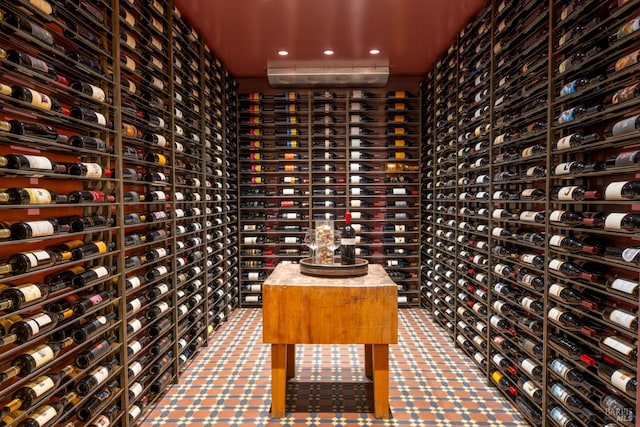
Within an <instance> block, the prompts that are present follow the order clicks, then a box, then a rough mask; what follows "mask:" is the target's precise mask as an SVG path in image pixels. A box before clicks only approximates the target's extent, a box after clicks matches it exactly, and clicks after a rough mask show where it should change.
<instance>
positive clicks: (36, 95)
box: [25, 88, 52, 110]
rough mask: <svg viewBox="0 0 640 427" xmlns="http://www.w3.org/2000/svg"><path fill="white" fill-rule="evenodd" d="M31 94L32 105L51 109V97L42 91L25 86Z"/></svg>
mask: <svg viewBox="0 0 640 427" xmlns="http://www.w3.org/2000/svg"><path fill="white" fill-rule="evenodd" d="M25 89H26V90H27V91H29V93H30V94H31V105H33V106H34V107H37V108H40V109H43V110H51V106H52V102H51V98H49V97H48V96H47V95H45V94H44V93H40V92H38V91H35V90H33V89H30V88H25Z"/></svg>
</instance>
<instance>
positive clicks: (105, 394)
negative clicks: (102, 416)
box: [78, 379, 119, 421]
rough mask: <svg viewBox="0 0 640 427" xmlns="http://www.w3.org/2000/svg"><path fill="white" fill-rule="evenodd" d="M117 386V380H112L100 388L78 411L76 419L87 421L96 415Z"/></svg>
mask: <svg viewBox="0 0 640 427" xmlns="http://www.w3.org/2000/svg"><path fill="white" fill-rule="evenodd" d="M118 386H119V382H118V380H117V379H114V380H113V381H111V382H110V383H109V384H107V385H105V386H102V387H101V388H100V389H99V390H98V391H97V392H96V393H95V394H93V396H92V397H91V398H89V400H87V401H86V403H85V404H84V406H83V407H82V408H80V409H79V410H78V419H79V420H81V421H89V420H90V419H92V418H93V417H94V416H96V415H97V411H98V409H99V408H100V407H101V406H102V405H103V403H104V402H106V401H107V400H108V399H109V398H111V396H113V394H114V393H115V391H116V389H117V388H118Z"/></svg>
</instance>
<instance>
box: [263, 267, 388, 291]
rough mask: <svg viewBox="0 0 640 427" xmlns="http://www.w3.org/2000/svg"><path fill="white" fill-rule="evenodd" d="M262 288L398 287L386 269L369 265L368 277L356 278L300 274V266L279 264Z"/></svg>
mask: <svg viewBox="0 0 640 427" xmlns="http://www.w3.org/2000/svg"><path fill="white" fill-rule="evenodd" d="M262 286H263V287H265V286H340V287H346V286H349V287H365V286H366V287H384V286H393V287H396V286H397V285H396V283H395V282H394V281H393V280H391V278H390V277H389V275H388V274H387V272H386V271H385V269H384V267H383V266H382V265H380V264H369V269H368V272H367V274H366V275H363V276H356V277H319V276H309V275H306V274H302V273H300V264H278V265H277V266H276V268H275V269H274V270H273V271H272V272H271V274H270V275H269V277H267V279H266V280H265V281H264V282H263V283H262Z"/></svg>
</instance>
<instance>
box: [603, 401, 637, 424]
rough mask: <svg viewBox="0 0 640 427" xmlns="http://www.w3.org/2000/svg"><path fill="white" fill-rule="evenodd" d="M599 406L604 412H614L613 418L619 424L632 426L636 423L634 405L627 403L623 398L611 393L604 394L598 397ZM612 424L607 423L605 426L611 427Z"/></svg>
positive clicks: (612, 413)
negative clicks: (600, 397)
mask: <svg viewBox="0 0 640 427" xmlns="http://www.w3.org/2000/svg"><path fill="white" fill-rule="evenodd" d="M600 407H601V408H602V409H604V411H605V413H607V414H611V415H610V416H612V415H614V414H615V419H616V421H618V422H619V423H620V424H622V425H624V426H626V427H634V426H635V425H636V411H635V407H632V406H630V405H629V404H627V403H626V402H625V401H624V400H623V399H620V398H618V397H617V396H615V395H613V394H605V395H604V396H603V397H602V399H600ZM613 426H614V424H613V423H611V424H607V425H606V426H605V427H613Z"/></svg>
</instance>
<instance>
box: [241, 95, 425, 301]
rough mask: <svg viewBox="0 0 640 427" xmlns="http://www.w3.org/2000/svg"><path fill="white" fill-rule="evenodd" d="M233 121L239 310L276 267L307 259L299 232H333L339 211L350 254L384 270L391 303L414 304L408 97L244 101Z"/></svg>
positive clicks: (414, 126) (414, 214)
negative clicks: (236, 124)
mask: <svg viewBox="0 0 640 427" xmlns="http://www.w3.org/2000/svg"><path fill="white" fill-rule="evenodd" d="M239 118H240V153H241V154H240V171H241V172H243V174H242V177H241V181H240V197H241V200H242V201H241V203H240V214H241V222H240V228H241V241H240V264H241V266H242V267H243V270H242V280H241V294H242V303H243V304H245V305H247V306H249V305H258V304H260V302H261V284H262V281H263V280H264V279H265V278H266V277H267V276H268V274H269V273H270V271H271V270H272V269H273V267H274V266H275V265H276V264H277V263H279V262H287V263H298V262H299V261H300V259H302V258H304V257H308V256H309V254H310V251H309V249H310V248H311V249H313V243H312V242H306V243H305V241H304V236H305V231H306V230H307V229H309V228H313V227H315V226H316V224H317V222H318V221H323V220H333V221H335V223H334V228H335V229H337V230H341V229H342V228H343V227H344V224H345V222H344V218H345V212H346V211H347V210H348V211H350V212H351V216H352V218H353V221H352V224H353V227H354V229H355V231H356V233H357V237H356V245H357V248H356V256H357V257H359V258H364V259H367V260H368V261H369V262H375V263H380V264H383V265H385V267H386V269H387V272H388V273H389V275H390V276H391V277H392V278H393V279H394V280H395V281H396V282H397V283H398V290H399V299H398V302H399V304H401V305H404V306H408V305H413V306H417V305H418V304H419V292H420V291H419V279H418V265H419V254H418V236H419V230H418V227H419V221H420V218H419V206H420V200H419V194H418V193H419V191H418V188H419V187H418V186H419V166H418V162H419V151H418V141H419V135H418V130H419V129H418V126H419V105H418V97H417V93H416V92H415V91H414V93H413V94H411V93H409V92H407V91H404V90H400V91H388V92H387V93H386V94H385V93H384V92H379V93H373V92H368V91H364V90H359V89H352V90H344V89H342V90H333V89H332V90H323V91H315V92H313V91H307V92H304V93H298V92H286V93H273V94H269V95H267V94H264V93H247V94H240V97H239ZM308 244H310V246H309V245H308ZM338 254H339V248H338V249H337V251H336V252H335V254H334V255H338ZM318 256H321V257H323V258H324V261H323V262H331V261H332V258H333V257H332V254H331V253H330V252H326V253H318Z"/></svg>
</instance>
